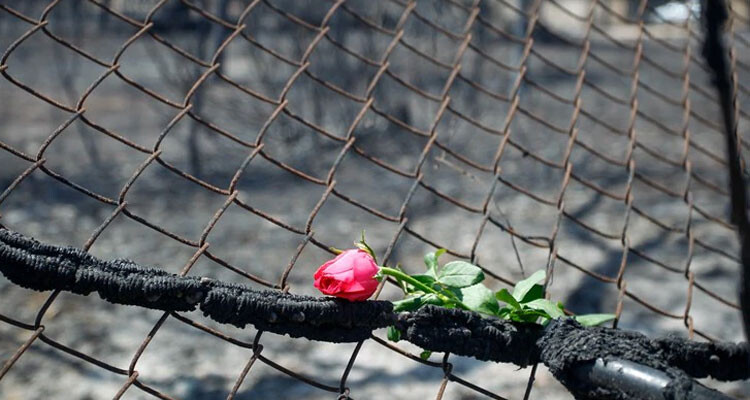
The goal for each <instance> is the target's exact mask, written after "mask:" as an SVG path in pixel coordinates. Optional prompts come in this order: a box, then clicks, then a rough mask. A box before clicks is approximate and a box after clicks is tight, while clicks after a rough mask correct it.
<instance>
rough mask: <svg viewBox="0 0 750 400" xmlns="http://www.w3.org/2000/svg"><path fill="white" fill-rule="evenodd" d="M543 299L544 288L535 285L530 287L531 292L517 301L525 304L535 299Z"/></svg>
mask: <svg viewBox="0 0 750 400" xmlns="http://www.w3.org/2000/svg"><path fill="white" fill-rule="evenodd" d="M543 298H544V286H542V285H539V284H536V285H534V286H532V287H531V290H529V291H528V292H526V295H525V296H523V298H522V299H521V300H518V301H519V302H520V303H527V302H529V301H534V300H536V299H543Z"/></svg>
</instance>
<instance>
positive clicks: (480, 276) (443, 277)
mask: <svg viewBox="0 0 750 400" xmlns="http://www.w3.org/2000/svg"><path fill="white" fill-rule="evenodd" d="M437 278H438V282H440V283H442V284H443V285H445V286H448V287H454V288H462V287H467V286H471V285H474V284H477V283H479V282H481V281H483V280H484V273H483V272H482V270H481V269H480V268H479V267H477V266H476V265H473V264H469V263H467V262H466V261H451V262H449V263H448V264H445V266H444V267H443V269H442V270H440V273H439V274H438V277H437Z"/></svg>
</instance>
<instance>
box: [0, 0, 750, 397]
mask: <svg viewBox="0 0 750 400" xmlns="http://www.w3.org/2000/svg"><path fill="white" fill-rule="evenodd" d="M730 11H731V16H730V22H729V24H728V31H727V35H728V42H727V43H728V46H729V48H730V62H731V69H732V73H733V75H734V81H735V90H736V93H737V98H736V104H737V120H738V123H739V133H740V136H739V138H738V141H739V143H740V148H741V150H742V151H743V153H746V152H747V151H748V150H750V137H748V129H747V126H748V125H747V123H748V121H749V120H750V85H748V83H747V82H748V80H747V77H748V76H750V51H749V49H748V48H749V47H750V17H749V15H750V7H748V6H747V4H746V3H744V2H739V1H737V2H731V10H730ZM702 36H703V35H702V30H701V25H700V7H699V5H698V3H697V2H687V3H683V2H669V3H665V2H662V1H655V2H646V1H641V2H635V1H620V0H606V1H605V0H593V1H584V0H548V1H541V0H535V1H513V0H508V1H505V0H491V1H479V0H475V1H467V0H442V1H436V2H428V1H421V2H417V1H405V0H403V1H402V0H387V1H380V2H370V1H364V0H348V1H343V0H340V1H327V2H319V1H291V0H255V1H240V0H215V1H210V0H204V1H186V0H179V1H178V0H161V1H149V0H142V1H132V2H131V1H117V0H109V1H107V0H89V1H62V0H58V1H52V2H44V1H13V0H3V1H0V49H2V51H3V53H2V58H0V74H2V76H3V79H0V95H1V98H2V107H0V120H1V121H2V124H0V165H2V168H0V224H2V226H4V227H7V228H9V229H12V230H15V231H18V232H21V233H24V234H26V235H30V236H34V237H36V238H38V239H40V240H43V241H46V242H49V243H54V244H61V245H72V246H76V247H81V248H83V249H85V250H86V251H88V252H90V253H91V254H94V255H96V256H99V257H102V258H129V259H133V260H135V261H137V262H140V263H143V264H147V265H158V266H160V267H162V268H164V269H165V270H167V271H170V272H173V273H179V274H183V275H198V276H209V277H212V278H216V279H219V280H222V281H228V282H236V283H242V284H245V285H248V286H250V287H254V288H272V289H277V290H282V291H288V292H291V293H300V294H315V291H314V289H313V287H312V273H313V272H314V271H315V269H316V268H317V267H318V266H319V265H320V264H321V263H322V262H324V261H325V260H327V259H328V258H330V257H331V254H332V253H331V250H329V249H330V247H339V248H341V247H346V246H347V245H348V244H349V243H350V242H351V241H352V240H354V239H356V238H357V237H358V236H359V234H360V232H361V231H362V230H363V229H364V230H366V234H367V238H368V242H370V244H371V245H372V246H373V247H374V248H375V250H376V252H377V253H378V256H379V259H380V260H381V262H383V263H384V264H387V265H396V264H397V263H399V264H401V265H402V266H403V267H404V269H405V270H407V271H409V272H411V273H417V272H420V269H421V267H420V265H421V254H423V253H424V252H426V251H433V250H435V249H437V248H445V249H447V254H448V257H447V258H453V259H464V260H469V261H471V262H472V263H475V264H477V265H479V266H480V267H482V269H483V270H484V272H485V274H486V275H487V276H488V285H490V286H492V287H493V288H494V289H499V288H502V287H510V286H512V285H513V284H514V283H515V282H516V281H518V280H519V279H522V278H523V277H525V276H527V275H528V274H530V273H531V272H533V271H535V270H538V269H546V270H547V272H548V275H549V281H548V282H547V289H548V292H549V295H550V296H551V297H552V298H553V299H560V300H562V301H563V303H564V304H565V305H566V306H567V308H568V311H570V312H571V313H576V314H577V313H591V312H612V313H615V314H616V315H617V319H616V320H615V321H614V323H613V326H614V327H619V328H624V329H632V330H638V331H641V332H643V333H646V334H648V335H662V334H666V333H673V334H677V335H679V336H683V337H686V338H690V339H694V340H699V341H714V340H729V341H738V340H741V339H742V329H741V322H740V321H741V320H740V317H739V306H738V301H737V299H736V297H737V296H736V283H737V276H738V273H739V266H740V262H739V258H738V254H739V244H738V241H737V234H736V228H735V226H734V225H732V223H731V222H730V220H729V206H730V197H729V190H728V181H727V175H728V174H727V162H726V156H725V149H724V140H723V137H722V132H723V127H722V125H721V117H720V111H719V105H718V102H717V96H716V93H715V90H714V88H713V87H712V85H711V82H710V79H709V76H710V71H709V70H708V67H707V66H706V64H705V62H704V61H703V60H702V58H701V56H700V45H701V42H702ZM743 167H744V165H743ZM745 173H746V174H747V171H745ZM0 290H2V291H1V292H0V293H2V294H0V299H1V300H2V301H0V338H2V340H0V360H3V362H4V364H3V367H2V369H0V397H3V398H17V397H18V398H49V397H59V396H62V397H65V398H108V397H114V398H152V397H157V398H188V399H189V398H206V397H219V398H223V397H227V398H256V397H260V398H266V397H277V398H290V397H301V398H327V399H329V398H336V397H337V396H340V397H341V398H346V397H347V396H351V397H352V398H379V397H382V396H384V395H385V393H389V396H390V397H393V398H415V397H416V398H423V397H426V398H433V397H437V398H467V399H468V398H485V397H489V398H496V399H505V398H561V399H563V398H570V395H569V394H567V392H566V391H565V389H564V388H563V387H562V386H561V385H560V384H559V383H557V382H556V381H555V380H554V378H552V376H551V375H550V374H549V373H548V372H547V371H546V370H545V368H544V367H542V366H540V367H538V368H537V367H536V366H535V367H529V368H526V369H521V370H517V369H516V368H515V367H512V366H508V365H503V364H495V363H483V362H479V361H476V360H473V359H470V358H465V357H458V356H453V355H449V354H446V355H442V354H434V355H433V356H431V358H429V359H427V360H423V359H421V358H420V357H419V354H420V351H421V350H420V349H419V348H418V347H416V346H413V345H410V344H404V343H402V342H399V343H391V342H388V341H387V340H386V339H385V332H384V330H382V331H380V330H379V331H376V332H375V333H374V334H373V337H372V338H371V339H370V340H366V341H364V342H360V343H357V344H336V345H334V344H329V343H320V342H313V341H307V340H304V339H291V338H288V337H284V336H279V335H274V334H271V333H265V334H263V332H260V331H257V330H255V329H253V328H246V329H235V328H232V327H229V326H225V325H220V324H217V323H216V322H213V321H211V320H209V319H207V318H205V317H203V316H202V315H200V313H198V312H193V313H170V312H160V311H154V310H146V309H140V308H134V307H125V306H118V305H113V304H109V303H107V302H104V301H102V300H100V299H98V298H96V297H95V296H87V297H82V296H76V295H72V294H69V293H61V292H59V291H55V292H53V293H52V294H51V295H50V294H45V293H37V292H33V291H29V290H25V289H22V288H20V287H17V286H14V285H12V284H11V283H10V282H9V281H7V280H5V278H0ZM399 296H400V294H399V291H398V290H397V288H395V287H394V286H392V285H384V286H382V287H381V290H380V291H379V292H378V298H380V299H390V300H395V299H398V298H399ZM708 384H709V386H714V387H717V388H719V389H721V390H723V391H725V392H726V393H729V394H734V395H738V396H748V395H750V387H748V386H747V385H746V384H742V383H739V384H737V383H735V384H718V383H714V382H709V383H708Z"/></svg>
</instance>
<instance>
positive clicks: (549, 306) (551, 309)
mask: <svg viewBox="0 0 750 400" xmlns="http://www.w3.org/2000/svg"><path fill="white" fill-rule="evenodd" d="M523 306H524V308H530V309H532V310H540V311H544V313H545V314H547V316H548V317H549V318H551V319H557V318H560V317H564V316H565V313H564V312H563V310H562V309H560V307H559V306H558V305H557V304H555V303H553V302H551V301H549V300H546V299H536V300H532V301H530V302H528V303H523Z"/></svg>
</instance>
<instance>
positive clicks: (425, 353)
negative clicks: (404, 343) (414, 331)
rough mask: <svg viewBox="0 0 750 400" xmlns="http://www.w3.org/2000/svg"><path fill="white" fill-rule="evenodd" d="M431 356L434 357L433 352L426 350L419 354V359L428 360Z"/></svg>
mask: <svg viewBox="0 0 750 400" xmlns="http://www.w3.org/2000/svg"><path fill="white" fill-rule="evenodd" d="M431 355H432V352H431V351H429V350H425V351H423V352H421V353H419V358H421V359H423V360H426V359H428V358H430V356H431Z"/></svg>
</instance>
